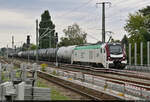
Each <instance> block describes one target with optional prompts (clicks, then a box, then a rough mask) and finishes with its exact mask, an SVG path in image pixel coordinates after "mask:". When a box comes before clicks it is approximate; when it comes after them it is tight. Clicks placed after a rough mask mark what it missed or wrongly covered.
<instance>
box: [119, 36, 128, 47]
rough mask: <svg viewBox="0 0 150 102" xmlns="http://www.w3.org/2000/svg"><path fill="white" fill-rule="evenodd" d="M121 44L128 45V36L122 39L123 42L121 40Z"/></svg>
mask: <svg viewBox="0 0 150 102" xmlns="http://www.w3.org/2000/svg"><path fill="white" fill-rule="evenodd" d="M121 44H122V45H124V44H125V45H128V38H127V36H126V35H124V37H123V38H122V40H121Z"/></svg>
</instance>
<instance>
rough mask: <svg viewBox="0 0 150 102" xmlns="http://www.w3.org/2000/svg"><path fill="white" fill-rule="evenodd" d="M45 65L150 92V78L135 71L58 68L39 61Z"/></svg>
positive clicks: (78, 66) (70, 66) (71, 66)
mask: <svg viewBox="0 0 150 102" xmlns="http://www.w3.org/2000/svg"><path fill="white" fill-rule="evenodd" d="M41 63H46V64H48V65H49V66H51V67H55V68H56V69H62V70H65V71H73V72H82V73H83V74H88V75H93V76H96V77H101V78H105V79H106V80H107V81H109V82H113V83H116V84H120V85H126V84H130V85H133V86H134V87H135V88H140V90H148V91H150V87H149V86H150V77H149V76H145V75H144V74H139V73H138V74H137V73H136V72H135V71H133V72H132V71H127V70H116V69H104V68H103V69H99V68H95V67H90V66H82V65H70V64H62V65H61V66H59V67H56V66H54V65H53V63H49V62H44V61H40V62H39V64H41Z"/></svg>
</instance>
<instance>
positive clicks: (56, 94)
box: [37, 80, 70, 100]
mask: <svg viewBox="0 0 150 102" xmlns="http://www.w3.org/2000/svg"><path fill="white" fill-rule="evenodd" d="M37 86H38V87H47V88H48V86H47V85H45V84H43V83H41V82H40V81H39V80H38V81H37ZM49 88H50V89H51V99H52V100H70V98H69V97H66V96H64V95H62V94H61V93H60V92H58V91H57V90H56V89H55V88H54V87H52V86H51V87H49Z"/></svg>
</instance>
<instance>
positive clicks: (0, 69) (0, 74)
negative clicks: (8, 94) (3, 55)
mask: <svg viewBox="0 0 150 102" xmlns="http://www.w3.org/2000/svg"><path fill="white" fill-rule="evenodd" d="M0 83H2V64H1V63H0Z"/></svg>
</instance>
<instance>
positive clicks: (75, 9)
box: [58, 0, 93, 17]
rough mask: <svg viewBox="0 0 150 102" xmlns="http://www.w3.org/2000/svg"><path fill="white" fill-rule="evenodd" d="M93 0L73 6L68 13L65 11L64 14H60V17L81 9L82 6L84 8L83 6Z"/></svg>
mask: <svg viewBox="0 0 150 102" xmlns="http://www.w3.org/2000/svg"><path fill="white" fill-rule="evenodd" d="M92 1H93V0H89V1H87V2H85V3H83V4H82V5H80V6H79V7H76V8H73V9H71V10H70V11H68V12H66V13H64V14H61V15H58V17H62V16H68V15H70V14H72V13H73V12H74V11H77V10H79V9H81V8H83V7H85V6H86V5H88V4H89V3H90V2H92Z"/></svg>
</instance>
